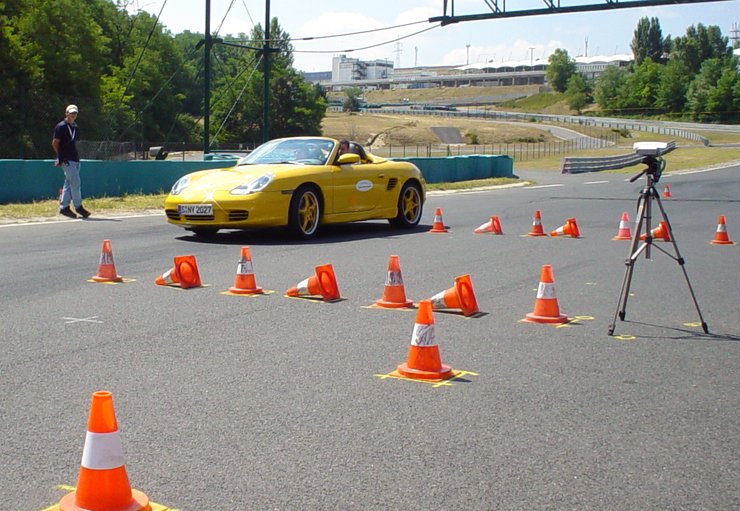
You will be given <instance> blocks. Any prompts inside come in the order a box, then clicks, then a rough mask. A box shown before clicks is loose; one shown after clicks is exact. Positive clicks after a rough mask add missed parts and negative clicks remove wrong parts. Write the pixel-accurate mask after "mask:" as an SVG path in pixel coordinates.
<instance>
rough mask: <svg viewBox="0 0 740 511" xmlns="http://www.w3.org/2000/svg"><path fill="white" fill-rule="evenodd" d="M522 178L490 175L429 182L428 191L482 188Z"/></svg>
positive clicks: (510, 182) (505, 183)
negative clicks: (472, 178)
mask: <svg viewBox="0 0 740 511" xmlns="http://www.w3.org/2000/svg"><path fill="white" fill-rule="evenodd" d="M520 182H521V180H519V179H516V178H513V177H489V178H486V179H475V180H473V181H456V182H454V183H427V191H430V190H434V191H441V190H467V189H470V188H482V187H484V186H498V185H508V184H513V183H520Z"/></svg>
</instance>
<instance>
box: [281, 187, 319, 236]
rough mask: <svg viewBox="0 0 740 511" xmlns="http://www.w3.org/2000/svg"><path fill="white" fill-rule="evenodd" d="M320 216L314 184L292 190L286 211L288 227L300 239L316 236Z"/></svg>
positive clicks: (317, 195) (317, 194)
mask: <svg viewBox="0 0 740 511" xmlns="http://www.w3.org/2000/svg"><path fill="white" fill-rule="evenodd" d="M320 218H321V200H320V199H319V192H318V190H317V189H316V187H315V186H311V185H303V186H301V187H300V188H298V189H297V190H296V191H295V192H293V198H292V199H291V201H290V210H289V211H288V227H289V228H290V230H291V232H292V233H293V234H295V235H296V236H297V237H298V238H301V239H310V238H313V237H314V236H316V232H317V231H318V229H319V219H320Z"/></svg>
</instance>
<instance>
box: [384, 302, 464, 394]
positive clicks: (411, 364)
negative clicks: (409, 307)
mask: <svg viewBox="0 0 740 511" xmlns="http://www.w3.org/2000/svg"><path fill="white" fill-rule="evenodd" d="M396 369H397V370H398V372H399V373H401V374H402V375H403V376H405V377H406V378H415V379H421V380H444V379H447V378H451V377H452V376H453V372H452V368H451V367H450V366H447V365H444V364H443V363H442V357H440V355H439V347H438V346H437V342H436V339H435V336H434V314H433V313H432V302H431V301H429V300H422V301H421V302H419V311H418V312H417V313H416V324H415V325H414V332H413V333H412V334H411V345H410V346H409V354H408V357H407V359H406V362H405V363H403V364H400V365H399V366H398V367H397V368H396Z"/></svg>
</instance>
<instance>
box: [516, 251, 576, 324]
mask: <svg viewBox="0 0 740 511" xmlns="http://www.w3.org/2000/svg"><path fill="white" fill-rule="evenodd" d="M524 320H525V321H529V322H530V323H566V322H567V321H568V317H567V316H565V315H563V314H560V307H559V306H558V299H557V298H556V297H555V281H554V279H553V277H552V266H550V265H549V264H546V265H544V266H543V267H542V271H541V272H540V285H539V287H538V288H537V299H536V300H535V301H534V311H533V312H530V313H529V314H527V315H526V317H525V318H524Z"/></svg>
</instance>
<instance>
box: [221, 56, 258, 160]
mask: <svg viewBox="0 0 740 511" xmlns="http://www.w3.org/2000/svg"><path fill="white" fill-rule="evenodd" d="M261 61H262V55H260V57H259V58H258V59H257V61H256V62H255V63H254V67H253V68H252V72H251V73H250V74H249V76H248V77H247V79H246V80H245V81H244V87H242V90H240V91H239V94H238V95H237V97H236V99H234V102H233V103H232V104H231V108H230V109H229V111H228V113H227V114H226V115H225V116H224V120H223V122H222V123H221V126H219V127H218V129H217V130H216V133H214V134H213V137H212V138H211V140H210V141H209V143H208V147H211V145H212V144H213V142H215V141H216V139H217V138H218V135H219V133H221V130H222V129H223V127H224V126H225V125H226V122H227V121H228V120H229V117H230V116H231V114H232V112H233V111H234V109H235V108H236V105H237V104H238V103H239V101H240V100H241V99H242V95H243V94H244V91H245V90H246V89H247V87H248V86H249V83H250V80H251V78H252V76H253V75H254V72H255V71H257V67H259V64H260V62H261Z"/></svg>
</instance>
